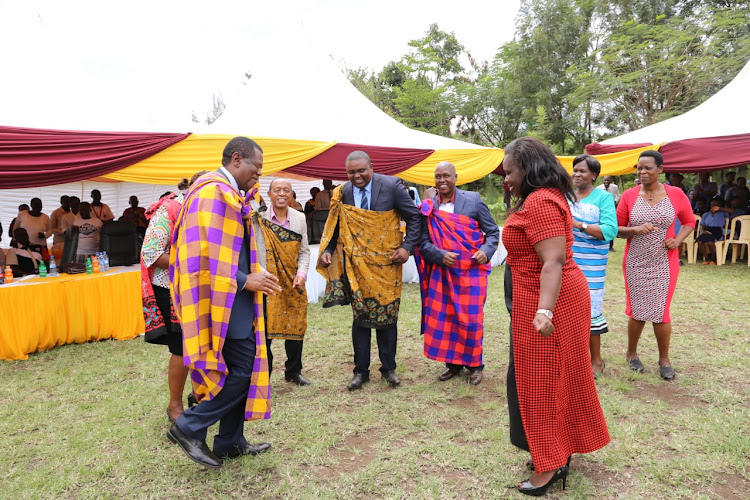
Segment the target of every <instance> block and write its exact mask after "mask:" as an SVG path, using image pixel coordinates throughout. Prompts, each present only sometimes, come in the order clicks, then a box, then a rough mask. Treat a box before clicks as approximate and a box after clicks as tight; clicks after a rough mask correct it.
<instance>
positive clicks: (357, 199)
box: [320, 151, 422, 391]
mask: <svg viewBox="0 0 750 500" xmlns="http://www.w3.org/2000/svg"><path fill="white" fill-rule="evenodd" d="M345 165H346V175H347V177H348V178H349V182H347V183H346V184H344V185H343V186H341V187H340V188H337V189H341V190H342V191H341V203H342V204H344V205H351V206H354V207H356V208H358V209H360V210H370V211H375V212H380V213H383V212H389V211H393V210H395V212H397V213H398V215H400V216H401V218H402V219H403V220H404V221H405V222H406V237H405V238H404V239H403V241H402V242H401V245H400V247H398V248H396V249H395V250H394V251H393V252H392V254H391V255H390V261H391V262H392V263H393V264H396V265H397V267H398V269H396V270H395V271H397V272H398V279H397V280H396V281H397V282H398V285H397V286H398V293H399V294H400V287H401V280H400V278H401V265H402V264H403V263H405V262H406V261H407V260H409V254H411V253H413V252H414V249H415V248H416V246H417V244H418V243H419V240H420V234H421V230H422V224H421V220H420V215H419V211H418V210H417V208H416V207H415V206H414V202H413V201H412V199H411V198H410V197H409V195H408V193H407V192H406V190H404V187H403V185H402V184H401V182H400V181H399V180H398V179H397V178H395V177H389V176H386V175H381V174H376V173H373V170H372V162H371V161H370V157H369V156H368V155H367V153H365V152H364V151H354V152H352V153H350V154H349V156H348V157H347V158H346V162H345ZM334 198H335V196H334ZM331 212H332V214H331V216H329V219H328V222H327V224H326V231H325V233H324V239H323V242H321V243H324V242H325V240H326V237H327V234H328V232H329V231H331V229H330V228H329V225H332V226H334V228H333V229H332V235H331V236H330V240H329V241H328V244H327V245H326V248H325V250H324V251H323V253H322V254H321V256H320V266H321V267H322V268H324V269H325V268H328V267H329V266H330V265H331V262H332V255H333V254H334V252H335V251H336V245H337V243H338V240H339V229H340V225H339V218H338V217H336V218H335V220H334V218H333V217H335V216H334V213H338V212H337V211H334V210H333V208H332V210H331ZM396 226H398V221H396ZM383 229H386V228H379V227H374V226H372V225H371V226H369V227H368V226H366V229H365V230H366V231H372V236H373V238H372V242H373V244H374V245H376V246H377V245H378V243H379V242H380V241H381V239H379V238H378V237H377V234H378V231H381V230H383ZM370 250H371V251H372V252H378V250H379V249H378V248H368V252H369V251H370ZM381 250H382V249H381ZM344 252H345V253H346V252H349V253H350V257H349V258H350V259H354V260H355V261H356V259H358V258H360V256H359V255H357V254H356V253H354V254H352V252H351V249H349V250H347V249H346V248H344ZM386 267H388V266H386ZM393 271H394V269H393V268H391V269H390V270H388V271H386V272H393ZM350 272H351V270H350V269H346V273H350ZM373 272H377V270H373ZM352 277H353V276H349V281H350V282H351V280H352ZM365 286H367V285H366V284H365ZM391 292H393V291H391ZM398 301H399V299H398V298H397V299H396V300H395V301H394V303H392V304H380V305H381V306H383V307H385V308H386V309H388V308H390V310H391V311H394V310H395V313H393V314H391V316H390V319H389V320H385V321H384V322H380V323H378V322H376V321H369V320H368V319H367V318H366V317H363V316H358V315H357V308H356V305H357V304H355V303H354V302H352V305H353V307H354V309H355V318H354V322H353V323H352V343H353V345H354V377H353V378H352V381H351V382H350V383H349V385H348V386H347V388H348V389H349V390H350V391H352V390H356V389H360V388H361V387H362V384H363V383H365V382H368V381H369V380H370V343H371V335H372V328H375V329H376V332H377V334H376V335H377V342H378V351H379V353H380V361H381V363H382V366H381V368H380V371H381V373H382V374H383V378H384V379H385V380H386V381H387V382H388V383H389V384H390V385H391V386H394V387H395V386H397V385H399V384H400V383H401V381H400V380H399V378H398V376H397V375H396V342H397V337H398V327H397V324H396V321H397V318H398ZM381 308H382V307H381Z"/></svg>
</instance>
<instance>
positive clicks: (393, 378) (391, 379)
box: [383, 370, 401, 387]
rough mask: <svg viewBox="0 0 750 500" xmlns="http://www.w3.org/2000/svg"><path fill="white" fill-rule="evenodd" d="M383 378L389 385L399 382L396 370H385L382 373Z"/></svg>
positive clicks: (392, 385) (393, 385)
mask: <svg viewBox="0 0 750 500" xmlns="http://www.w3.org/2000/svg"><path fill="white" fill-rule="evenodd" d="M383 378H384V379H385V381H386V382H388V384H390V386H391V387H396V386H397V385H399V384H400V383H401V379H399V378H398V375H396V370H391V371H389V372H386V373H385V374H384V375H383Z"/></svg>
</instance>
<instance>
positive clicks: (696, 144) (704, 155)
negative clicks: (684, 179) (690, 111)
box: [659, 134, 750, 172]
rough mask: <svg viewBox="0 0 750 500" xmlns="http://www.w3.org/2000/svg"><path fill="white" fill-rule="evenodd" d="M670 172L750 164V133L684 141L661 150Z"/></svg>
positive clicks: (666, 168)
mask: <svg viewBox="0 0 750 500" xmlns="http://www.w3.org/2000/svg"><path fill="white" fill-rule="evenodd" d="M659 152H660V153H661V154H662V155H664V170H666V171H668V172H701V171H711V170H721V169H725V168H734V167H740V166H742V165H747V164H749V163H750V134H742V135H727V136H722V137H704V138H702V139H685V140H682V141H675V142H670V143H667V144H665V145H664V146H662V147H661V148H660V149H659Z"/></svg>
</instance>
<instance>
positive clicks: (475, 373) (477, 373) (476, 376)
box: [469, 370, 482, 385]
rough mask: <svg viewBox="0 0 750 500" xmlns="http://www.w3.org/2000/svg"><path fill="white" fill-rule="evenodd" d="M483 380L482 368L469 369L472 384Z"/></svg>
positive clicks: (477, 383)
mask: <svg viewBox="0 0 750 500" xmlns="http://www.w3.org/2000/svg"><path fill="white" fill-rule="evenodd" d="M481 381H482V370H470V371H469V383H470V384H471V385H479V382H481Z"/></svg>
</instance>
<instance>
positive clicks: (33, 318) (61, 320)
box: [0, 266, 145, 360]
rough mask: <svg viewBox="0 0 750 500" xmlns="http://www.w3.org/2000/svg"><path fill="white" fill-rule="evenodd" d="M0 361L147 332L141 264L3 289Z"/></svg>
mask: <svg viewBox="0 0 750 500" xmlns="http://www.w3.org/2000/svg"><path fill="white" fill-rule="evenodd" d="M0 304H2V311H3V314H2V316H1V317H0V358H2V359H6V360H12V359H27V358H28V357H29V356H28V355H29V353H32V352H36V351H43V350H45V349H52V348H53V347H55V346H59V345H64V344H72V343H77V344H80V343H83V342H88V341H91V340H103V339H110V338H112V339H117V340H127V339H132V338H134V337H137V336H138V335H140V334H142V333H143V332H144V331H145V324H144V321H143V305H142V302H141V274H140V269H139V267H138V266H131V267H128V268H118V269H113V270H111V271H109V272H107V273H103V274H93V275H87V274H74V275H60V276H57V277H54V278H51V277H47V278H38V277H36V278H31V279H27V280H24V281H22V282H19V283H14V284H11V285H0Z"/></svg>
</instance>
